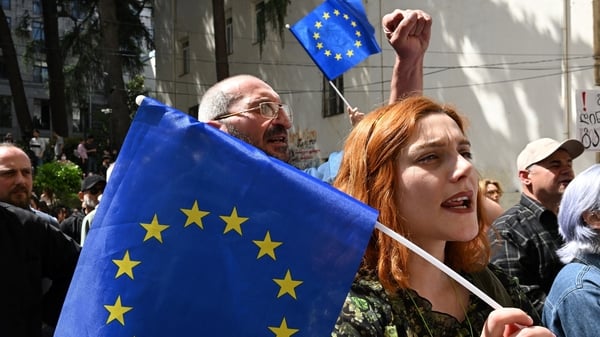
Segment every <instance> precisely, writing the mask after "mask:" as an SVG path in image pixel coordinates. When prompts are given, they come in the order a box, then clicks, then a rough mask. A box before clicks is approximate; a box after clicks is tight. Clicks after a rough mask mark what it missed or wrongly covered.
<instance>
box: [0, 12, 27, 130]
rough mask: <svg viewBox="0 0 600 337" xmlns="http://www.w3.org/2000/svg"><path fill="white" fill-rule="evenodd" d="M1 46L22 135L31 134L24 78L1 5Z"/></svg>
mask: <svg viewBox="0 0 600 337" xmlns="http://www.w3.org/2000/svg"><path fill="white" fill-rule="evenodd" d="M0 47H1V48H2V56H3V57H4V62H5V63H6V72H7V75H8V81H9V83H10V91H11V93H12V96H13V104H14V107H15V112H16V115H17V121H18V122H19V127H20V129H21V135H23V136H29V135H30V134H31V131H32V130H33V127H32V124H33V123H32V121H31V115H30V114H29V107H28V106H27V96H26V95H25V88H24V87H23V79H22V78H21V70H20V68H19V61H18V59H17V52H16V51H15V44H14V43H13V39H12V35H11V32H10V28H9V27H8V23H7V21H6V14H5V13H4V10H3V9H2V7H1V6H0Z"/></svg>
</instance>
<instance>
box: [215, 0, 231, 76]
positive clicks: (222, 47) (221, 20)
mask: <svg viewBox="0 0 600 337" xmlns="http://www.w3.org/2000/svg"><path fill="white" fill-rule="evenodd" d="M212 5H213V18H214V19H213V26H214V31H215V60H216V61H217V64H216V66H217V81H221V80H223V79H225V78H227V77H229V61H228V59H227V40H226V37H225V0H213V2H212Z"/></svg>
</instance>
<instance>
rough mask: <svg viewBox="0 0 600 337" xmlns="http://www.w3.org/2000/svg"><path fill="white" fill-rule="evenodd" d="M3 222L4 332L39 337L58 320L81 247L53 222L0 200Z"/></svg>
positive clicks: (0, 282)
mask: <svg viewBox="0 0 600 337" xmlns="http://www.w3.org/2000/svg"><path fill="white" fill-rule="evenodd" d="M0 223H2V226H0V255H1V256H2V259H0V268H1V269H2V270H3V271H4V272H3V275H2V277H0V298H2V308H1V309H0V326H1V331H2V333H0V334H1V335H2V336H22V337H40V336H42V330H43V329H44V331H49V330H52V329H53V327H54V326H55V325H56V323H57V321H58V316H59V314H60V310H61V308H62V305H63V302H64V299H65V296H66V293H67V289H68V287H69V284H70V282H71V278H72V276H73V272H74V270H75V265H76V264H77V259H78V258H79V251H80V248H79V246H78V245H77V244H76V243H75V242H74V241H73V240H71V239H70V238H68V237H67V236H65V235H64V234H62V233H61V232H60V231H59V230H58V229H57V228H56V227H54V226H52V225H51V224H50V223H49V222H47V221H45V220H44V219H42V218H40V217H39V216H37V215H35V214H34V213H32V212H30V211H28V210H25V209H23V208H21V207H18V206H15V205H12V204H8V203H4V202H0ZM42 284H45V285H47V286H49V288H47V289H43V288H42Z"/></svg>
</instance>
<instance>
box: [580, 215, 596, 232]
mask: <svg viewBox="0 0 600 337" xmlns="http://www.w3.org/2000/svg"><path fill="white" fill-rule="evenodd" d="M581 216H582V217H583V221H585V223H587V224H588V226H589V227H590V228H592V229H600V213H599V212H598V211H585V212H583V214H582V215H581Z"/></svg>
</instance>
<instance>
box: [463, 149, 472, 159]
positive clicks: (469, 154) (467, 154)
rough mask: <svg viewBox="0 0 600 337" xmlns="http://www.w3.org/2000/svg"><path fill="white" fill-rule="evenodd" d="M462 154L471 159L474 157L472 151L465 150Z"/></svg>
mask: <svg viewBox="0 0 600 337" xmlns="http://www.w3.org/2000/svg"><path fill="white" fill-rule="evenodd" d="M460 154H461V156H463V157H465V158H467V159H469V160H471V159H473V153H471V151H463V152H461V153H460Z"/></svg>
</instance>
